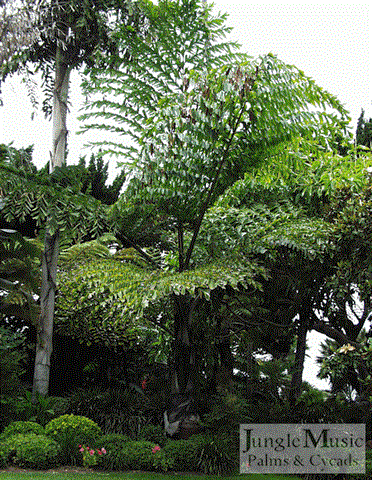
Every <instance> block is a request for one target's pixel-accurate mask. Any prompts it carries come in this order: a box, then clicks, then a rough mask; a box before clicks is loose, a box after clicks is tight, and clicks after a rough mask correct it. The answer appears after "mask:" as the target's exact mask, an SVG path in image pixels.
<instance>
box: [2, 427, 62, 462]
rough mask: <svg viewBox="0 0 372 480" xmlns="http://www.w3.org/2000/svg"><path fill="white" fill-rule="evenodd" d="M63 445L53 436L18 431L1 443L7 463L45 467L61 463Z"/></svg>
mask: <svg viewBox="0 0 372 480" xmlns="http://www.w3.org/2000/svg"><path fill="white" fill-rule="evenodd" d="M60 453H61V447H60V445H59V444H58V443H57V442H56V441H54V440H53V439H52V438H50V437H47V436H46V435H37V434H35V433H26V434H21V433H18V434H16V435H12V436H10V437H8V438H7V439H5V440H3V441H2V442H1V443H0V458H2V461H3V462H4V463H5V464H14V465H17V466H19V467H26V468H38V469H45V468H49V467H52V466H56V465H58V464H59V460H60Z"/></svg>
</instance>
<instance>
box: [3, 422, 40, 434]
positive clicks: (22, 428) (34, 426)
mask: <svg viewBox="0 0 372 480" xmlns="http://www.w3.org/2000/svg"><path fill="white" fill-rule="evenodd" d="M17 433H22V434H25V433H35V434H37V435H43V434H45V430H44V427H43V426H42V425H40V424H39V423H36V422H30V421H17V422H11V423H10V424H9V425H8V426H7V427H5V428H4V431H3V432H2V434H1V436H2V437H9V436H11V435H15V434H17Z"/></svg>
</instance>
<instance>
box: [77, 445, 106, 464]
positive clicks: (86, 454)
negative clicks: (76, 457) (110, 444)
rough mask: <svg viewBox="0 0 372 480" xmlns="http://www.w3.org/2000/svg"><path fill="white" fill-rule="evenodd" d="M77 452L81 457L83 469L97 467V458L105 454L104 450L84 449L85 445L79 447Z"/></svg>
mask: <svg viewBox="0 0 372 480" xmlns="http://www.w3.org/2000/svg"><path fill="white" fill-rule="evenodd" d="M79 452H80V453H81V454H82V455H83V465H84V467H92V466H93V465H97V463H98V458H99V457H100V456H101V455H105V454H106V450H105V449H104V448H101V449H99V448H96V449H95V448H90V447H86V446H85V445H79Z"/></svg>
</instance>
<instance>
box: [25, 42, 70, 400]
mask: <svg viewBox="0 0 372 480" xmlns="http://www.w3.org/2000/svg"><path fill="white" fill-rule="evenodd" d="M55 68H56V70H55V87H54V94H53V133H52V138H53V144H52V149H53V151H52V154H51V159H50V164H49V172H50V173H53V171H54V169H55V167H60V166H62V165H63V164H64V163H65V156H66V138H67V128H66V118H67V97H68V88H69V78H70V71H71V67H69V65H68V64H67V61H66V60H65V58H64V54H63V50H62V48H61V47H57V52H56V67H55ZM51 220H55V219H53V218H51ZM58 251H59V231H58V230H57V231H55V232H54V233H51V232H49V231H48V230H47V232H46V234H45V241H44V253H43V260H42V284H41V297H40V306H41V314H40V318H39V322H38V325H37V340H36V357H35V369H34V381H33V388H32V392H33V398H34V399H35V397H36V395H37V394H40V395H43V396H45V395H47V394H48V391H49V374H50V358H51V354H52V350H53V322H54V302H55V294H56V278H57V264H58Z"/></svg>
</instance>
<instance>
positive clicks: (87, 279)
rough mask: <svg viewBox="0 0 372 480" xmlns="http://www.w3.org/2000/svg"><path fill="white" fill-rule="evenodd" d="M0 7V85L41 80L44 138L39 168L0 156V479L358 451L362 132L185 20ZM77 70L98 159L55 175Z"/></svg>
mask: <svg viewBox="0 0 372 480" xmlns="http://www.w3.org/2000/svg"><path fill="white" fill-rule="evenodd" d="M30 7H31V8H30ZM0 9H1V10H2V12H1V15H2V25H3V27H0V37H1V40H2V44H1V51H0V73H1V82H5V81H6V80H7V77H8V76H11V75H12V74H15V73H21V74H22V75H24V78H25V81H26V82H27V83H28V86H29V91H30V98H31V100H33V99H34V98H35V97H34V94H35V91H34V89H35V83H34V82H33V81H32V75H34V74H35V75H39V76H41V79H42V85H43V94H44V96H45V101H44V103H43V108H44V111H45V114H46V115H50V116H52V118H53V132H52V138H51V143H52V145H53V151H52V153H51V158H50V160H49V161H48V162H45V167H44V168H42V169H37V168H36V166H35V165H34V163H33V160H34V159H33V155H32V146H31V147H29V146H27V147H25V148H23V149H16V148H14V147H12V145H11V140H12V139H9V144H7V145H0V240H1V242H0V320H1V323H0V350H1V356H0V369H1V377H0V469H1V468H2V469H4V470H5V469H8V468H9V467H14V466H16V467H22V468H31V469H35V470H42V469H51V468H56V467H58V466H66V465H69V466H74V467H82V466H83V467H85V468H89V469H91V474H92V475H93V471H95V470H97V471H99V472H102V471H105V472H108V471H110V472H112V471H119V472H123V471H126V470H141V471H148V472H152V473H151V474H150V473H149V475H152V476H149V477H148V478H156V477H155V475H159V478H162V477H161V476H160V475H161V472H163V473H164V472H187V471H190V472H199V473H203V474H205V475H221V474H230V475H232V474H237V473H238V472H239V425H240V424H241V423H363V424H365V425H366V437H367V446H368V445H371V442H372V430H371V429H372V424H371V412H372V404H371V399H372V377H371V368H372V340H371V332H370V327H369V318H370V314H371V312H372V310H371V302H372V268H371V265H372V263H371V262H372V258H371V249H370V243H371V235H372V223H371V213H372V197H371V188H372V157H371V141H372V133H371V132H372V130H371V125H372V120H371V119H370V120H367V119H365V118H364V112H363V111H362V114H361V116H360V118H359V122H358V127H357V131H356V132H352V131H351V128H350V119H349V116H348V112H347V111H346V110H345V108H344V107H343V105H342V104H341V103H340V102H339V100H338V99H337V98H336V97H335V96H334V95H332V94H331V93H329V92H326V91H325V90H323V89H322V88H321V87H319V86H318V85H317V84H316V83H315V82H314V80H312V79H311V78H309V77H307V76H306V75H305V73H303V72H302V71H300V70H298V69H297V68H296V67H295V66H291V65H287V64H285V63H283V62H282V61H281V60H280V59H278V58H277V57H275V56H274V55H271V54H268V55H265V56H262V57H260V58H257V59H252V58H251V57H249V56H248V55H247V54H246V53H244V52H243V51H242V50H241V48H240V46H239V45H237V44H235V43H233V42H230V41H228V40H226V37H227V34H228V33H229V29H228V28H227V27H226V25H225V21H226V17H225V16H224V15H215V14H214V13H213V11H212V7H211V6H209V5H207V4H205V3H203V2H199V1H195V0H175V1H159V2H158V3H156V4H155V3H152V2H151V1H150V0H141V1H139V2H130V1H122V0H86V1H84V2H77V1H75V0H51V1H47V0H32V1H31V2H30V1H29V2H27V3H26V2H24V3H23V2H12V1H8V2H6V1H5V2H0ZM175 33H176V34H175ZM73 70H78V71H79V72H80V74H81V80H82V81H81V88H82V90H83V92H84V94H85V96H86V104H85V107H84V112H83V114H82V117H81V120H82V121H83V125H84V126H83V131H87V130H89V131H92V130H97V131H103V132H105V141H101V142H97V143H95V144H94V145H92V155H91V157H90V159H86V158H85V157H81V158H80V159H71V162H70V159H68V160H69V161H66V158H68V142H67V138H68V137H67V127H66V121H67V115H68V101H69V88H70V74H71V72H72V71H73ZM82 138H83V137H82ZM113 156H116V157H117V160H118V165H119V166H120V168H121V170H120V173H119V174H118V175H117V176H116V178H115V179H114V181H113V182H111V184H109V183H108V174H109V169H108V159H109V158H111V157H113ZM312 331H316V332H318V333H320V334H323V335H325V336H326V337H327V341H326V342H324V343H323V345H322V352H321V354H320V357H319V359H318V362H319V367H320V370H319V376H320V377H321V378H324V379H327V380H328V381H329V383H330V390H329V391H321V390H319V389H317V388H315V387H313V386H312V385H310V384H309V383H307V382H306V381H304V380H303V367H304V361H305V357H306V355H307V342H306V338H307V334H308V333H309V332H312ZM371 459H372V456H371V450H369V449H367V461H366V466H367V473H366V475H363V474H361V475H353V476H352V478H369V477H370V475H371V472H372V470H371V468H372V461H371ZM154 472H155V473H154ZM1 474H2V473H1V472H0V475H1ZM4 475H5V473H4ZM142 475H144V474H142ZM4 478H5V477H4ZM92 478H95V477H92ZM113 478H116V477H113ZM120 478H126V477H120ZM131 478H132V477H131ZM141 478H147V477H144V476H142V477H141ZM190 478H191V477H190ZM209 478H210V477H209ZM272 478H274V476H273V477H272ZM314 478H315V477H314ZM317 478H322V479H323V478H324V479H325V478H327V476H326V475H321V474H319V475H317Z"/></svg>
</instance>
